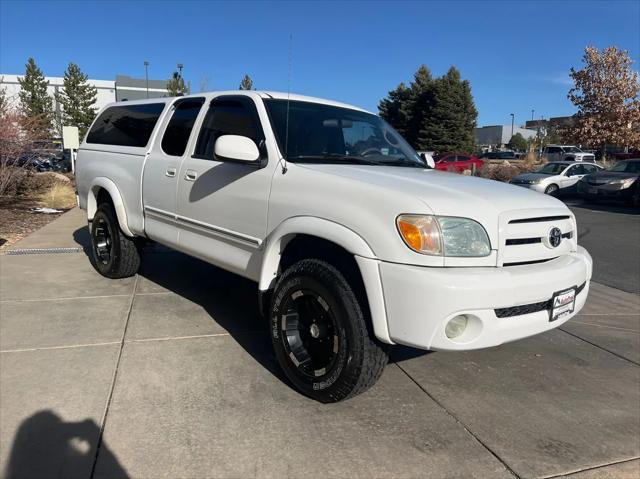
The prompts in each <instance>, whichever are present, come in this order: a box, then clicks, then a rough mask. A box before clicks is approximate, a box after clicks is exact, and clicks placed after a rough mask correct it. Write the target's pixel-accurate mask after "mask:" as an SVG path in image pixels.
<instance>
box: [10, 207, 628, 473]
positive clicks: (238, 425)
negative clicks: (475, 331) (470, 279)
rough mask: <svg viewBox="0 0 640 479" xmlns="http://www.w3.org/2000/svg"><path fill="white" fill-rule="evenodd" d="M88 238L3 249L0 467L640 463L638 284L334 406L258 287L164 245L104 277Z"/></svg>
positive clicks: (405, 367) (81, 234) (438, 356)
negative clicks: (292, 349) (124, 273)
mask: <svg viewBox="0 0 640 479" xmlns="http://www.w3.org/2000/svg"><path fill="white" fill-rule="evenodd" d="M87 241H88V234H87V232H86V221H85V219H84V216H83V212H81V211H78V210H73V211H71V212H69V213H67V214H65V215H63V216H62V217H60V218H59V219H57V220H56V221H54V222H52V223H50V224H49V225H47V226H46V227H44V228H42V229H41V230H39V231H38V232H36V233H34V234H32V235H31V236H29V237H28V238H26V239H24V240H23V241H21V242H19V243H17V244H16V245H15V246H14V247H13V249H14V250H15V249H32V248H54V247H62V248H77V250H71V251H76V252H72V253H59V254H20V255H15V254H11V253H9V254H5V255H2V256H0V470H1V471H3V477H7V478H15V477H25V476H27V477H32V476H36V477H65V478H72V477H79V478H89V477H96V478H119V477H123V478H124V477H140V478H160V477H167V478H176V477H179V478H205V477H216V478H219V477H278V478H280V477H291V478H299V477H319V478H325V477H345V476H349V477H394V478H395V477H437V478H440V477H447V478H450V477H460V478H468V477H486V478H500V477H505V478H508V477H523V478H525V477H527V478H528V477H536V478H542V477H558V476H563V475H570V477H573V478H580V479H586V478H596V477H597V478H606V477H611V478H614V477H615V478H621V477H622V478H624V477H630V478H631V477H633V478H637V477H638V476H639V475H640V461H639V460H638V457H640V432H639V431H640V388H639V384H640V298H639V297H638V296H637V295H633V294H629V293H624V292H622V291H619V290H616V289H612V288H608V287H606V286H602V285H599V284H596V283H592V289H591V293H590V298H589V301H588V303H587V306H586V307H585V309H584V311H583V312H582V313H581V314H580V315H579V316H578V317H576V318H574V319H573V320H572V321H570V322H569V323H567V324H566V325H565V326H563V327H562V329H558V330H554V331H550V332H548V333H546V334H543V335H540V336H537V337H533V338H530V339H527V340H523V341H519V342H516V343H513V344H507V345H503V346H501V347H498V348H494V349H490V350H484V351H475V352H467V353H455V354H453V353H425V352H422V351H417V350H413V349H409V348H401V347H398V348H395V349H394V351H393V356H392V361H391V364H390V365H389V366H388V367H387V369H386V370H385V372H384V374H383V376H382V378H381V380H380V381H379V383H378V384H377V385H376V386H375V387H374V388H373V389H371V390H370V391H368V392H367V393H365V394H363V395H361V396H359V397H356V398H354V399H352V400H349V401H347V402H344V403H339V404H334V405H322V404H318V403H316V402H314V401H311V400H309V399H307V398H305V397H302V396H300V395H299V394H298V393H297V392H295V391H294V390H293V389H292V388H291V387H290V386H289V385H288V384H287V382H286V380H285V379H284V378H283V376H282V374H281V373H280V371H279V368H278V366H277V364H276V362H275V358H274V357H273V355H272V352H271V346H270V342H269V337H268V331H267V326H266V324H265V323H264V322H263V321H261V320H260V318H259V317H258V313H257V309H256V306H255V304H256V301H255V288H256V286H255V284H253V283H251V282H249V281H246V280H244V279H242V278H239V277H236V276H233V275H231V274H228V273H226V272H224V271H221V270H219V269H217V268H214V267H212V266H209V265H207V264H204V263H202V262H200V261H198V260H195V259H192V258H189V257H186V256H184V255H182V254H179V253H175V252H168V251H164V250H162V249H158V248H155V249H153V250H150V251H148V252H146V253H145V256H144V259H143V267H142V270H141V272H140V274H139V275H137V276H136V277H135V278H129V279H125V280H108V279H105V278H102V277H101V276H99V275H98V274H97V273H95V272H94V270H93V268H92V267H91V265H90V263H89V261H88V259H87V257H86V255H85V254H84V253H83V251H82V247H83V246H86V244H87ZM26 253H29V251H26ZM596 261H597V258H596Z"/></svg>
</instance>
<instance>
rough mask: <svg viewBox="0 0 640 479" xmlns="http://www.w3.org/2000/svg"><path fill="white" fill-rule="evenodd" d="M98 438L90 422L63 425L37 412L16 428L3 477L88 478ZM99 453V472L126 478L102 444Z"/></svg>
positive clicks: (54, 417) (48, 414) (56, 418)
mask: <svg viewBox="0 0 640 479" xmlns="http://www.w3.org/2000/svg"><path fill="white" fill-rule="evenodd" d="M99 437H100V428H99V427H98V425H97V424H96V423H95V422H94V421H93V420H92V419H85V420H84V421H80V422H65V421H63V420H62V419H61V418H60V417H59V416H58V415H57V414H55V413H54V412H52V411H50V410H42V411H39V412H37V413H35V414H33V415H32V416H30V417H28V418H27V419H25V420H24V421H22V423H21V424H20V427H19V428H18V431H17V432H16V435H15V437H14V439H13V445H12V448H11V453H10V454H9V460H8V462H7V467H6V470H5V471H4V476H3V477H5V478H6V479H23V478H25V479H26V478H35V477H65V478H76V477H90V476H91V472H92V469H93V466H94V461H95V458H96V452H97V447H98V438H99ZM99 452H100V469H101V471H102V472H104V473H105V474H106V476H107V477H110V478H113V479H126V478H128V477H129V475H128V474H127V471H126V470H125V469H124V468H123V467H122V465H121V464H120V462H119V461H118V459H117V458H116V457H115V455H114V454H113V452H111V450H110V449H109V447H107V445H106V444H105V443H104V442H102V443H101V444H100V451H99Z"/></svg>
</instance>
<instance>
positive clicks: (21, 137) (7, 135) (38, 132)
mask: <svg viewBox="0 0 640 479" xmlns="http://www.w3.org/2000/svg"><path fill="white" fill-rule="evenodd" d="M44 125H45V122H43V119H42V118H40V117H37V116H31V117H28V116H26V115H24V114H23V113H22V112H21V111H20V109H19V108H16V107H15V106H12V105H11V104H7V105H5V107H4V108H3V111H2V112H1V113H0V196H1V195H4V194H6V192H7V190H8V189H9V187H10V186H11V184H12V182H13V181H14V180H15V179H16V177H17V176H19V175H20V173H21V172H22V170H23V169H24V168H26V167H27V166H28V165H27V164H26V163H25V164H21V163H20V162H19V159H20V157H21V156H23V155H25V154H26V153H28V152H30V151H31V150H33V149H34V147H35V145H36V144H37V143H38V142H41V141H43V140H45V139H47V138H48V137H49V133H48V129H47V128H46V126H44Z"/></svg>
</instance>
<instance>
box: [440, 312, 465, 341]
mask: <svg viewBox="0 0 640 479" xmlns="http://www.w3.org/2000/svg"><path fill="white" fill-rule="evenodd" d="M465 329H467V316H466V315H464V314H461V315H459V316H455V317H454V318H452V319H451V320H449V322H448V323H447V326H446V327H445V328H444V334H446V335H447V338H449V339H453V338H457V337H458V336H460V335H461V334H462V333H464V330H465Z"/></svg>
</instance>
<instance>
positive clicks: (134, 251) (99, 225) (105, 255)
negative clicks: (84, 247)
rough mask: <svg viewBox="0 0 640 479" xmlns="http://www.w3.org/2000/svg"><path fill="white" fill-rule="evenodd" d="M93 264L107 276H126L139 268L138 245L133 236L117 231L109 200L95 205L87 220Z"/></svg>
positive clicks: (134, 272) (113, 277)
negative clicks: (95, 207)
mask: <svg viewBox="0 0 640 479" xmlns="http://www.w3.org/2000/svg"><path fill="white" fill-rule="evenodd" d="M91 251H92V253H93V261H92V263H93V266H94V268H95V269H96V271H98V273H100V274H101V275H102V276H106V277H107V278H112V279H117V278H128V277H129V276H133V275H134V274H136V273H137V272H138V269H140V248H139V245H138V243H137V242H136V240H135V238H129V237H128V236H125V234H124V233H123V232H122V231H121V230H120V226H119V224H118V218H117V216H116V212H115V211H114V209H113V206H111V205H110V204H109V203H103V204H101V205H100V206H98V210H97V211H96V213H95V215H94V216H93V221H92V222H91Z"/></svg>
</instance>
